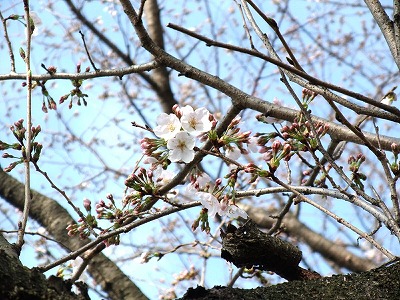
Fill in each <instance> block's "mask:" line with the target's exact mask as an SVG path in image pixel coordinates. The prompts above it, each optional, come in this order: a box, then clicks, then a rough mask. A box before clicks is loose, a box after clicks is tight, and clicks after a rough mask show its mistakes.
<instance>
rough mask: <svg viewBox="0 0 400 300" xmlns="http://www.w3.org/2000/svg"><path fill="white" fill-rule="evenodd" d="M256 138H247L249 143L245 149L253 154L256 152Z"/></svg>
mask: <svg viewBox="0 0 400 300" xmlns="http://www.w3.org/2000/svg"><path fill="white" fill-rule="evenodd" d="M258 147H259V145H258V137H255V136H252V137H251V138H249V142H248V143H247V149H249V150H250V151H251V152H253V153H257V152H258Z"/></svg>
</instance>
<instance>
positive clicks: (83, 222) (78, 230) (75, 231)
mask: <svg viewBox="0 0 400 300" xmlns="http://www.w3.org/2000/svg"><path fill="white" fill-rule="evenodd" d="M83 206H84V208H85V209H86V211H87V212H88V214H87V216H86V217H85V218H84V219H83V218H79V220H78V224H70V225H68V226H67V228H66V229H67V230H68V235H69V236H75V235H79V237H80V238H81V239H82V240H84V239H86V238H88V237H89V236H90V229H93V228H96V227H97V220H96V218H95V217H94V216H93V215H92V214H91V209H92V207H91V201H90V200H89V199H84V200H83Z"/></svg>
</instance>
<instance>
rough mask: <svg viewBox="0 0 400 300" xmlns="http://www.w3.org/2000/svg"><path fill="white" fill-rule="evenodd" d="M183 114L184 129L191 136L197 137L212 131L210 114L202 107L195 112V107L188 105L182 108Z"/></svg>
mask: <svg viewBox="0 0 400 300" xmlns="http://www.w3.org/2000/svg"><path fill="white" fill-rule="evenodd" d="M181 112H182V117H181V123H182V127H183V129H185V130H186V131H187V132H189V133H190V134H192V135H195V136H196V135H199V134H201V133H204V132H207V131H209V130H211V128H212V122H211V121H210V119H209V117H210V112H209V111H208V110H207V109H206V108H204V107H201V108H198V109H196V110H193V107H191V106H190V105H186V106H185V107H182V108H181Z"/></svg>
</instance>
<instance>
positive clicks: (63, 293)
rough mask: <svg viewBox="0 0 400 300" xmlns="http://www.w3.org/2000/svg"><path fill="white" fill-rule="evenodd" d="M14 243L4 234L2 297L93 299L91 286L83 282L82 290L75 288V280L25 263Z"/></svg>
mask: <svg viewBox="0 0 400 300" xmlns="http://www.w3.org/2000/svg"><path fill="white" fill-rule="evenodd" d="M12 249H13V247H12V245H10V244H8V242H7V241H6V239H5V238H4V237H3V236H2V235H0V299H5V300H8V299H13V300H18V299H49V300H50V299H51V300H58V299H60V300H68V299H77V300H80V299H89V297H88V294H87V287H86V286H85V284H83V283H79V284H78V285H77V286H79V287H80V291H81V294H79V295H77V294H75V293H73V292H71V288H72V283H71V282H68V281H63V280H62V279H61V278H58V277H54V276H52V277H50V278H49V279H46V277H45V276H44V275H43V274H41V273H40V272H39V271H37V270H35V269H28V268H26V267H24V266H23V265H22V264H21V262H20V261H19V259H18V255H16V252H13V251H12Z"/></svg>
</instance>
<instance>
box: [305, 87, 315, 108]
mask: <svg viewBox="0 0 400 300" xmlns="http://www.w3.org/2000/svg"><path fill="white" fill-rule="evenodd" d="M317 95H318V94H317V93H315V92H313V91H311V90H309V89H303V91H302V93H301V98H302V99H303V102H302V104H303V107H304V108H305V109H308V105H309V104H310V103H311V101H313V100H314V99H315V97H316V96H317Z"/></svg>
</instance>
